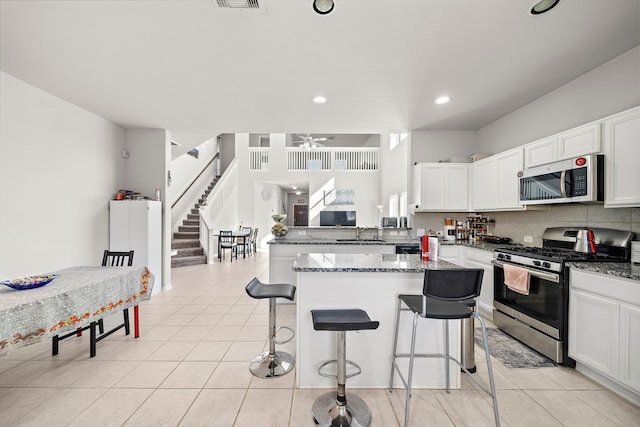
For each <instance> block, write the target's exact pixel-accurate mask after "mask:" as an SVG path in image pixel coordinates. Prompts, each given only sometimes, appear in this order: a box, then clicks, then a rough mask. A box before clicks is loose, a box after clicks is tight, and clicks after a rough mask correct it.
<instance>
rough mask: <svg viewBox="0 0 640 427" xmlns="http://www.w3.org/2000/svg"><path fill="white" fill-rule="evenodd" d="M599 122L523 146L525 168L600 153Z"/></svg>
mask: <svg viewBox="0 0 640 427" xmlns="http://www.w3.org/2000/svg"><path fill="white" fill-rule="evenodd" d="M600 140H601V122H599V121H598V122H593V123H588V124H586V125H582V126H579V127H577V128H574V129H571V130H568V131H565V132H561V133H559V134H556V135H553V136H550V137H548V138H544V139H541V140H538V141H535V142H532V143H530V144H527V145H525V146H524V164H525V167H527V168H531V167H534V166H540V165H545V164H548V163H553V162H555V161H558V160H564V159H570V158H572V157H578V156H585V155H587V154H593V153H599V152H600V145H601V143H600Z"/></svg>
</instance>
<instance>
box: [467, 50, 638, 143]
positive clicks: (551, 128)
mask: <svg viewBox="0 0 640 427" xmlns="http://www.w3.org/2000/svg"><path fill="white" fill-rule="evenodd" d="M549 72H553V70H549ZM637 105H640V47H636V48H634V49H631V50H630V51H628V52H626V53H624V54H622V55H620V56H618V57H617V58H614V59H612V60H611V61H609V62H607V63H605V64H603V65H601V66H599V67H597V68H595V69H593V70H592V71H590V72H588V73H586V74H584V75H582V76H580V77H578V78H577V79H575V80H573V81H571V82H569V83H567V84H565V85H564V86H561V87H560V88H558V89H556V90H554V91H553V92H550V93H548V94H547V95H545V96H542V97H540V98H538V99H537V100H535V101H533V102H531V103H529V104H527V105H525V106H524V107H522V108H520V109H518V110H516V111H514V112H512V113H510V114H508V115H506V116H504V117H502V118H501V119H499V120H496V121H495V122H493V123H491V124H489V125H487V126H485V127H484V128H482V129H480V130H479V131H478V147H479V149H481V150H487V151H489V152H494V153H497V152H500V151H504V150H506V149H508V148H512V147H517V146H519V145H523V144H526V143H528V142H532V141H535V140H537V139H540V138H544V137H546V136H550V135H553V134H554V133H557V132H560V131H563V130H567V129H571V128H572V127H576V126H579V125H581V124H583V123H588V122H590V121H593V120H597V119H600V118H602V117H606V116H608V115H611V114H615V113H618V112H620V111H624V110H626V109H629V108H631V107H635V106H637Z"/></svg>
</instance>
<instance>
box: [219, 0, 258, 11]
mask: <svg viewBox="0 0 640 427" xmlns="http://www.w3.org/2000/svg"><path fill="white" fill-rule="evenodd" d="M211 3H213V5H214V6H215V7H216V8H217V9H222V10H237V11H243V12H265V8H264V0H211Z"/></svg>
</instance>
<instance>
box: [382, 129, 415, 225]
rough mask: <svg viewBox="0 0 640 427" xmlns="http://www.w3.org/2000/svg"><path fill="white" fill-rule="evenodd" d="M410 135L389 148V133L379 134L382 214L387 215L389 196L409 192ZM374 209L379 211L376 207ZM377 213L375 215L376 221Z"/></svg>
mask: <svg viewBox="0 0 640 427" xmlns="http://www.w3.org/2000/svg"><path fill="white" fill-rule="evenodd" d="M410 141H411V135H407V136H406V138H404V139H402V140H401V141H400V142H399V143H398V145H396V146H395V148H393V150H392V149H391V145H390V138H389V134H385V135H381V136H380V204H381V205H384V210H383V213H382V216H389V206H388V205H389V197H390V196H391V195H393V194H401V193H408V192H409V183H408V179H409V171H410V170H411V168H410V165H411V164H412V163H411V161H410V159H409V154H410V153H409V149H410V146H411V142H410ZM376 211H377V212H378V213H379V211H378V210H377V208H376ZM378 216H379V214H377V216H376V223H377V220H378Z"/></svg>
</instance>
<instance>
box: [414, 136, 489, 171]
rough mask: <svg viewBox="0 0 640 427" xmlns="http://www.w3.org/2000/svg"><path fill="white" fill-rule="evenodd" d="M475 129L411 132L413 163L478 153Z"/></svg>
mask: <svg viewBox="0 0 640 427" xmlns="http://www.w3.org/2000/svg"><path fill="white" fill-rule="evenodd" d="M476 141H477V134H476V132H475V131H420V130H419V131H413V132H411V165H413V164H414V163H422V162H438V161H440V160H445V159H448V158H450V157H466V156H468V155H470V154H474V153H478V146H477V142H476Z"/></svg>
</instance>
